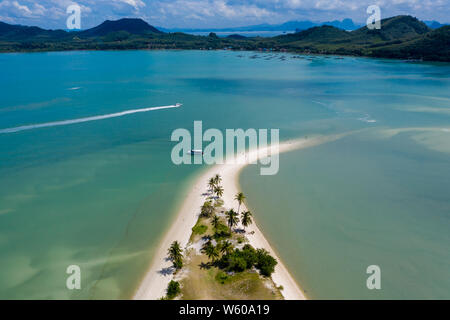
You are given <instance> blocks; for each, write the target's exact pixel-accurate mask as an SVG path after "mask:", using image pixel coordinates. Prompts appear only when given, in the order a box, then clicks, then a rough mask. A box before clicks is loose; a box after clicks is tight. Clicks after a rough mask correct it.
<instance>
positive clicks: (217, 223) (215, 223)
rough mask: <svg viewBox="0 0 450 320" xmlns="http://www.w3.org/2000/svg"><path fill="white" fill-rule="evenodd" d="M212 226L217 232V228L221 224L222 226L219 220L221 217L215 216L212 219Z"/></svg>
mask: <svg viewBox="0 0 450 320" xmlns="http://www.w3.org/2000/svg"><path fill="white" fill-rule="evenodd" d="M211 224H212V226H213V227H214V229H215V230H217V227H218V226H219V224H220V219H219V217H218V216H216V215H214V216H213V217H212V219H211Z"/></svg>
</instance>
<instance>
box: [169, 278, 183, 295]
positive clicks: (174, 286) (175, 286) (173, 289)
mask: <svg viewBox="0 0 450 320" xmlns="http://www.w3.org/2000/svg"><path fill="white" fill-rule="evenodd" d="M180 292H181V289H180V283H178V282H177V281H173V280H172V281H170V282H169V285H168V286H167V298H168V299H173V298H175V297H176V296H177V295H178V294H180Z"/></svg>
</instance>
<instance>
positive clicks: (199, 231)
mask: <svg viewBox="0 0 450 320" xmlns="http://www.w3.org/2000/svg"><path fill="white" fill-rule="evenodd" d="M206 230H208V227H207V226H205V225H204V224H200V225H198V224H197V225H195V226H194V227H193V228H192V233H193V234H198V235H202V234H204V233H205V232H206Z"/></svg>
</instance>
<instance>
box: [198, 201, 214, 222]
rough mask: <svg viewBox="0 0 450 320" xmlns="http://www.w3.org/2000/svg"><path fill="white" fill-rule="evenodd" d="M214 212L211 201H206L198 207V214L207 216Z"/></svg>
mask: <svg viewBox="0 0 450 320" xmlns="http://www.w3.org/2000/svg"><path fill="white" fill-rule="evenodd" d="M213 213H214V206H213V205H212V202H211V201H206V202H205V203H204V204H203V205H202V207H201V208H200V216H201V217H204V218H209V217H211V215H212V214H213Z"/></svg>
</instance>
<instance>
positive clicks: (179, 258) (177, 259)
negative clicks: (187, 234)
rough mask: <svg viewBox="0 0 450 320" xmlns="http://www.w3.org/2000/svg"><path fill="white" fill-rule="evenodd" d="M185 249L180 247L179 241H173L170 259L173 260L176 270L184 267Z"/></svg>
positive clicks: (169, 254)
mask: <svg viewBox="0 0 450 320" xmlns="http://www.w3.org/2000/svg"><path fill="white" fill-rule="evenodd" d="M182 252H183V250H182V249H181V247H180V243H179V242H178V241H174V242H172V245H171V246H170V248H169V250H168V256H169V259H170V260H172V262H173V267H174V268H175V269H176V270H180V269H181V268H183V254H182Z"/></svg>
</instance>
